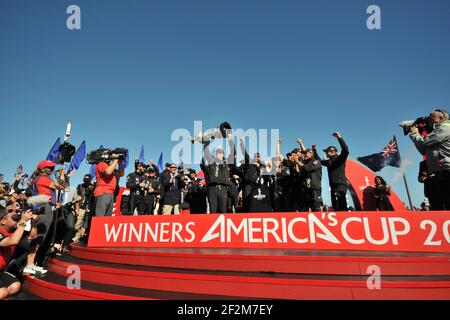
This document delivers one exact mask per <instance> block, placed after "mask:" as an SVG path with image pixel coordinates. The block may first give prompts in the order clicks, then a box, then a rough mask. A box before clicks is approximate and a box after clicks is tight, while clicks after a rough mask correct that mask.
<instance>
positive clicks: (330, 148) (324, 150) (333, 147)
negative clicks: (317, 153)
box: [323, 146, 337, 152]
mask: <svg viewBox="0 0 450 320" xmlns="http://www.w3.org/2000/svg"><path fill="white" fill-rule="evenodd" d="M328 150H334V151H337V149H336V147H335V146H329V147H328V148H326V149H323V152H328Z"/></svg>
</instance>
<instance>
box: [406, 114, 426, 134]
mask: <svg viewBox="0 0 450 320" xmlns="http://www.w3.org/2000/svg"><path fill="white" fill-rule="evenodd" d="M399 126H400V127H402V128H403V134H404V135H405V136H407V135H408V134H409V130H410V129H411V127H417V128H418V129H419V133H420V135H423V133H425V134H430V133H431V131H433V124H432V123H431V121H430V117H429V116H428V117H420V118H417V119H416V120H405V121H402V122H400V123H399Z"/></svg>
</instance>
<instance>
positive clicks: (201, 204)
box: [0, 110, 450, 300]
mask: <svg viewBox="0 0 450 320" xmlns="http://www.w3.org/2000/svg"><path fill="white" fill-rule="evenodd" d="M430 119H431V120H432V121H433V124H434V126H435V129H434V131H433V132H432V133H430V134H428V136H424V135H421V134H419V133H418V131H417V128H415V127H412V128H411V134H410V136H411V139H412V140H413V142H414V144H415V145H416V147H417V149H418V150H419V151H420V152H421V153H422V154H424V155H426V160H424V162H423V163H422V164H421V167H420V173H419V181H420V182H421V183H424V184H425V194H426V196H427V197H428V199H429V202H430V203H429V204H428V203H424V204H422V206H423V208H422V210H426V209H428V207H429V208H431V209H432V210H449V209H450V203H449V201H450V197H448V193H449V190H450V183H449V181H450V122H449V121H448V120H449V116H448V113H447V112H446V111H445V110H435V111H433V112H432V113H431V115H430ZM333 136H334V137H335V138H336V140H337V142H338V144H339V147H340V148H339V149H338V148H337V147H336V146H329V147H327V148H326V149H324V150H323V151H324V153H325V155H326V158H325V159H322V158H321V157H320V154H319V152H318V150H317V146H316V145H312V146H311V148H306V147H305V145H304V144H303V142H302V140H301V139H297V141H296V143H297V144H298V147H297V148H294V149H292V150H291V151H290V152H288V153H287V154H285V155H283V154H282V151H281V149H282V141H281V140H278V141H277V156H276V157H273V158H271V159H267V160H266V161H263V160H262V159H261V156H260V154H259V153H255V154H254V155H253V157H250V155H249V154H248V152H247V150H246V149H245V145H244V141H243V140H242V139H241V140H240V151H241V153H242V155H243V158H244V159H243V160H242V161H240V162H239V163H238V162H237V150H236V148H235V146H234V140H233V138H232V136H231V135H229V136H226V137H225V139H226V140H227V142H228V143H229V145H230V149H231V150H232V152H231V153H230V154H229V156H228V157H227V158H225V152H224V150H223V149H222V148H220V147H219V148H216V149H215V150H214V152H212V151H211V150H210V146H211V140H206V141H202V143H203V150H204V157H203V160H202V162H201V164H200V168H201V172H202V173H203V174H202V175H200V172H197V171H196V170H194V169H192V168H186V167H184V165H178V166H177V165H176V164H175V163H166V165H165V168H164V170H162V172H160V171H159V169H158V167H157V166H156V165H155V164H153V163H152V162H151V161H149V162H148V163H142V162H139V161H138V160H136V162H135V170H134V172H132V173H130V174H129V175H128V176H127V177H126V187H127V191H126V192H124V193H123V194H121V195H120V197H121V211H122V214H123V215H137V214H144V215H145V214H146V215H150V214H151V215H155V214H161V215H170V214H185V213H189V214H204V213H211V214H214V213H240V212H296V211H299V212H307V211H313V212H316V211H322V210H327V211H331V210H333V211H348V210H352V209H351V207H349V205H348V203H347V192H348V189H349V184H348V181H347V178H346V174H345V165H346V160H347V158H348V155H349V148H348V146H347V144H346V142H345V140H344V139H343V137H342V136H341V135H340V133H339V132H335V133H333ZM122 162H123V160H122V159H121V158H120V157H118V156H116V155H113V156H112V158H111V159H109V160H105V161H101V162H99V163H97V164H96V173H95V177H93V176H91V175H90V174H87V175H85V176H84V178H83V182H82V183H81V184H80V185H78V186H72V185H71V184H70V178H69V177H68V176H67V174H66V173H65V172H64V169H63V166H62V167H61V169H58V170H56V171H55V168H56V167H57V164H56V163H54V162H52V161H48V160H44V161H41V162H40V163H39V164H38V166H37V168H36V170H35V172H34V174H33V175H32V176H31V177H30V179H29V183H28V187H27V188H21V187H20V186H21V185H23V183H24V179H25V178H26V175H24V174H21V175H17V176H16V177H15V181H14V183H13V184H11V185H10V184H8V183H2V184H1V185H0V300H1V299H4V298H6V297H8V296H10V295H12V294H15V293H16V292H18V290H19V289H20V281H19V277H20V275H21V274H29V275H33V276H41V275H45V274H46V273H47V270H46V269H45V267H46V263H47V260H48V258H49V257H51V256H53V255H55V254H65V253H67V252H68V251H69V248H68V246H69V244H70V243H72V242H79V241H81V242H86V240H87V238H88V236H89V227H90V220H91V218H92V217H93V216H111V215H112V214H113V208H114V204H115V202H116V200H117V197H118V195H119V181H120V178H121V177H123V176H124V167H123V163H122ZM323 167H326V168H327V175H328V180H329V186H330V192H331V202H332V205H331V206H324V203H323V200H322V169H323ZM52 176H53V179H52ZM374 190H375V196H374V197H375V199H376V203H377V208H378V210H380V211H389V210H393V209H394V208H393V206H392V204H391V203H390V201H389V196H390V192H391V188H390V186H389V185H387V183H386V182H385V180H384V179H383V178H382V177H381V176H377V177H376V178H375V181H374ZM39 197H40V198H39ZM30 199H35V200H33V201H32V202H33V203H31V204H30V201H29V200H30ZM37 204H38V205H37Z"/></svg>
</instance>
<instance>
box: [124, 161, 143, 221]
mask: <svg viewBox="0 0 450 320" xmlns="http://www.w3.org/2000/svg"><path fill="white" fill-rule="evenodd" d="M146 167H147V166H146V165H145V163H140V162H139V163H137V169H136V171H135V172H132V173H130V174H129V175H128V176H127V188H129V189H130V214H131V215H133V214H134V211H135V209H137V213H138V214H144V211H145V199H144V195H145V190H146V184H145V176H144V172H145V169H146Z"/></svg>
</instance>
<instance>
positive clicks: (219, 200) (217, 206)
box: [208, 185, 228, 213]
mask: <svg viewBox="0 0 450 320" xmlns="http://www.w3.org/2000/svg"><path fill="white" fill-rule="evenodd" d="M227 194H228V190H227V187H226V186H223V185H217V186H208V202H209V212H210V213H226V212H227V198H228V197H227Z"/></svg>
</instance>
